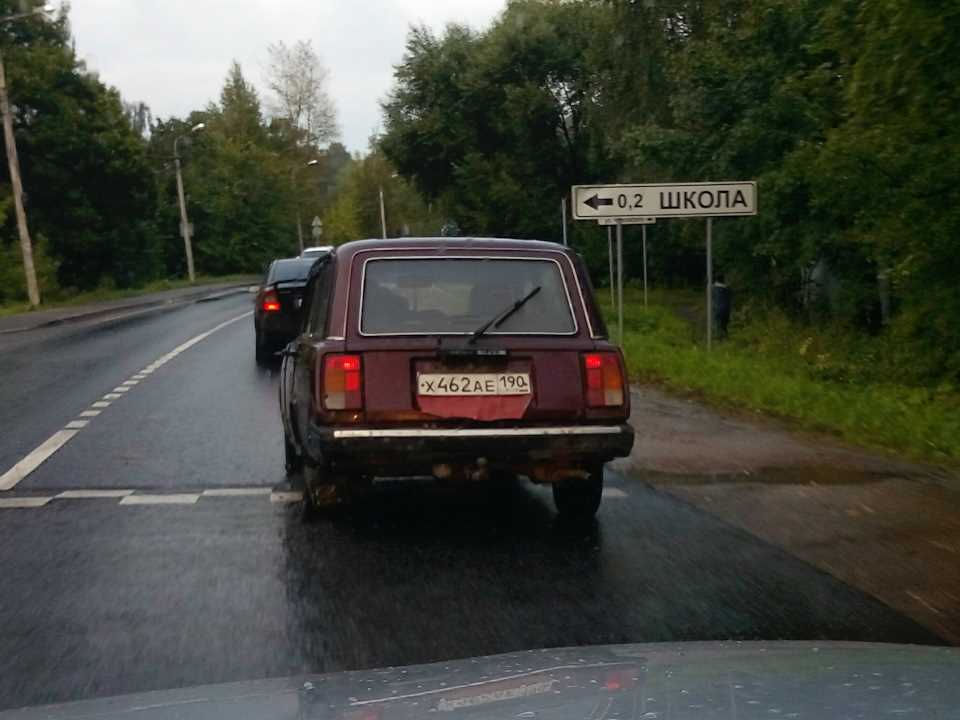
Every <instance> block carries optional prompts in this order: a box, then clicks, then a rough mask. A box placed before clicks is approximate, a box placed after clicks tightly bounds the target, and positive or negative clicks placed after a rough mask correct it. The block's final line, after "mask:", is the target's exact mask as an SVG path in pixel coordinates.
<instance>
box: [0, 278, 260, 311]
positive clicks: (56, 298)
mask: <svg viewBox="0 0 960 720" xmlns="http://www.w3.org/2000/svg"><path fill="white" fill-rule="evenodd" d="M230 282H251V283H255V282H256V278H255V277H254V276H252V275H220V276H210V275H199V276H197V280H196V282H195V283H192V284H194V285H208V284H212V283H230ZM190 285H191V283H190V281H188V280H181V279H178V280H154V281H153V282H150V283H147V284H146V285H144V286H142V287H139V288H125V289H123V290H118V289H117V288H110V287H103V288H97V289H96V290H88V291H86V292H82V293H63V292H62V291H61V292H57V293H55V294H53V293H52V294H51V296H50V297H49V298H46V297H45V298H44V302H43V304H42V305H41V306H40V308H39V309H40V310H49V309H52V308H60V307H70V306H73V305H86V304H88V303H95V302H103V301H106V300H120V299H123V298H128V297H136V296H137V295H146V294H148V293H153V292H161V291H163V290H177V289H180V288H186V287H190ZM24 312H30V305H29V304H28V303H25V302H13V303H3V304H0V317H4V316H5V315H16V314H18V313H24Z"/></svg>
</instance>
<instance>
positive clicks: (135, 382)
mask: <svg viewBox="0 0 960 720" xmlns="http://www.w3.org/2000/svg"><path fill="white" fill-rule="evenodd" d="M139 382H140V381H139V380H127V381H125V382H122V383H120V384H121V385H128V386H130V387H133V386H134V385H137V384H138V383H139Z"/></svg>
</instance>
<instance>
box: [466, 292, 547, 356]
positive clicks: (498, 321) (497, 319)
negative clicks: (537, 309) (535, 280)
mask: <svg viewBox="0 0 960 720" xmlns="http://www.w3.org/2000/svg"><path fill="white" fill-rule="evenodd" d="M538 292H540V286H539V285H537V286H536V287H535V288H534V289H533V290H531V291H530V292H528V293H527V294H526V295H524V296H523V297H522V298H520V299H519V300H517V301H516V302H515V303H513V304H512V305H511V306H510V307H508V308H506V309H505V310H501V311H500V312H498V313H497V314H496V315H494V316H493V317H492V318H490V320H488V321H487V322H485V323H484V324H483V325H481V326H480V327H478V328H477V329H476V330H474V331H473V335H471V336H470V340H468V342H469V343H471V344H472V343H475V342H476V341H477V338H478V337H480V336H481V335H483V334H484V333H485V332H486V331H487V330H489V329H490V326H491V325H492V326H493V327H494V328H498V327H500V326H501V325H503V323H505V322H506V321H507V318H509V317H510V316H511V315H513V314H514V313H515V312H516V311H517V310H519V309H520V308H522V307H523V306H524V305H526V304H527V301H528V300H529V299H530V298H532V297H533V296H534V295H536V294H537V293H538Z"/></svg>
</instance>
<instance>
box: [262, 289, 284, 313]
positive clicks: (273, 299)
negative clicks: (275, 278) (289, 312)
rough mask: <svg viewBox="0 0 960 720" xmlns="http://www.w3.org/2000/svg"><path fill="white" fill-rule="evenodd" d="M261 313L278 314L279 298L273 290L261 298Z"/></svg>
mask: <svg viewBox="0 0 960 720" xmlns="http://www.w3.org/2000/svg"><path fill="white" fill-rule="evenodd" d="M263 311H264V312H280V298H278V297H277V294H276V293H275V292H274V291H273V290H270V291H269V292H267V293H265V294H264V296H263Z"/></svg>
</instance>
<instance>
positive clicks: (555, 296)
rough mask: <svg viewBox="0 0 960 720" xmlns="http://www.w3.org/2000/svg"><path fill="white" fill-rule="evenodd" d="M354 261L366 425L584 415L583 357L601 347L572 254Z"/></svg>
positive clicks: (352, 347) (351, 344)
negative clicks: (593, 331)
mask: <svg viewBox="0 0 960 720" xmlns="http://www.w3.org/2000/svg"><path fill="white" fill-rule="evenodd" d="M354 263H355V264H354V268H353V273H352V274H353V277H354V278H360V282H359V283H355V285H357V286H358V287H357V288H356V291H355V292H353V293H352V295H351V302H350V309H349V317H350V318H351V319H352V320H353V322H351V323H350V325H351V327H350V332H349V334H348V349H349V351H350V352H358V353H359V354H361V355H362V357H363V366H364V373H363V375H364V410H365V414H366V420H367V422H368V423H373V424H376V423H402V422H412V421H415V422H418V423H431V424H436V425H456V426H460V425H470V424H487V423H508V424H524V423H531V424H534V423H545V422H558V421H561V422H565V421H571V420H575V419H578V418H580V417H582V414H583V384H582V377H581V372H580V362H581V360H580V358H581V354H582V353H584V352H587V351H589V350H591V349H592V348H593V340H592V338H591V329H590V327H589V323H588V321H587V318H586V316H585V315H584V312H583V307H582V303H581V300H580V298H581V293H580V288H579V286H578V285H577V278H576V276H575V273H574V271H573V266H572V265H571V264H570V261H569V259H568V258H567V256H566V255H565V254H562V253H556V254H545V253H542V252H540V253H531V252H522V251H520V252H508V251H497V252H493V251H491V252H489V253H483V254H479V253H478V254H476V255H467V254H456V253H453V252H450V253H449V254H446V255H443V256H436V255H434V256H430V255H424V254H421V255H415V254H403V253H394V254H386V253H383V254H379V255H376V254H373V255H369V256H367V257H362V256H361V257H357V258H355V259H354ZM360 286H362V287H360ZM528 296H529V297H528ZM521 301H525V302H523V304H522V305H521V306H520V307H518V308H517V309H516V310H512V308H513V307H514V305H516V304H517V303H519V302H521ZM483 325H489V326H488V328H487V331H486V332H485V333H483V334H480V335H477V336H476V337H474V333H476V331H477V330H479V329H480V328H481V327H482V326H483Z"/></svg>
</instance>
